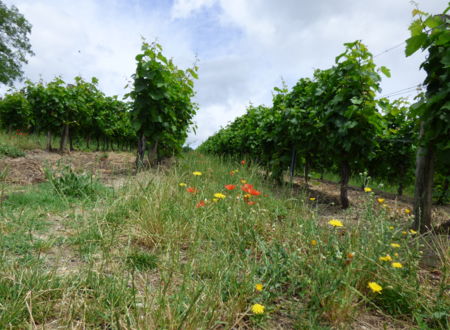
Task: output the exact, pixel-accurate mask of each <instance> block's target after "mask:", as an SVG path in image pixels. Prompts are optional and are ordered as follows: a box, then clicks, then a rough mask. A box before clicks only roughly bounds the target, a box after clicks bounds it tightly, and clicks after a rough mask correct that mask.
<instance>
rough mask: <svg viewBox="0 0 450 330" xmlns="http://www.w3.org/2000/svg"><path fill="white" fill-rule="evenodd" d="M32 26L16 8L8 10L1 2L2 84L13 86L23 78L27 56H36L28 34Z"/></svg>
mask: <svg viewBox="0 0 450 330" xmlns="http://www.w3.org/2000/svg"><path fill="white" fill-rule="evenodd" d="M30 32H31V24H30V23H28V21H27V20H26V19H25V17H24V16H23V15H22V14H21V13H19V11H18V10H17V8H16V7H15V6H11V8H8V7H7V6H6V5H5V4H4V3H3V2H2V1H1V0H0V83H3V84H5V85H12V83H13V82H14V80H16V79H18V78H21V77H22V75H23V71H22V69H21V66H22V64H24V63H27V59H26V56H27V55H34V53H33V51H32V50H31V45H30V41H29V39H28V34H29V33H30Z"/></svg>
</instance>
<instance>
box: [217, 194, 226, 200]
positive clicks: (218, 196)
mask: <svg viewBox="0 0 450 330" xmlns="http://www.w3.org/2000/svg"><path fill="white" fill-rule="evenodd" d="M214 197H216V198H219V199H224V198H225V197H227V196H225V195H224V194H222V193H215V194H214Z"/></svg>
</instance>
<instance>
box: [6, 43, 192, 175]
mask: <svg viewBox="0 0 450 330" xmlns="http://www.w3.org/2000/svg"><path fill="white" fill-rule="evenodd" d="M136 61H137V69H136V73H135V74H134V75H133V77H132V78H133V80H134V83H133V90H132V91H131V92H130V93H129V94H128V95H127V97H128V98H129V99H131V101H130V102H125V101H121V100H119V98H118V97H117V96H112V97H111V96H106V95H105V94H104V93H103V92H101V91H100V90H99V89H98V79H97V78H92V79H91V82H87V81H85V80H84V79H83V78H82V77H75V79H74V83H73V84H70V83H65V82H64V81H63V80H62V79H61V78H59V77H57V78H55V79H54V80H53V81H51V82H49V83H44V82H42V81H41V82H38V83H33V82H31V81H27V82H26V86H25V87H24V88H23V89H21V90H19V91H14V92H12V93H9V94H7V95H5V97H4V98H3V99H2V100H0V124H1V125H2V127H3V128H4V129H6V130H8V131H9V132H13V131H16V132H20V133H22V134H23V133H24V134H30V133H31V134H38V135H39V134H41V135H42V134H45V135H47V150H49V151H51V150H52V149H53V147H52V138H53V137H55V136H58V137H59V141H60V144H59V151H60V152H66V151H67V150H68V149H69V148H70V150H74V143H75V142H80V141H84V145H85V147H87V148H88V149H89V148H90V146H91V144H93V143H95V145H96V147H95V149H96V150H100V148H102V149H103V150H114V149H115V148H116V149H118V150H133V149H135V148H136V147H138V148H139V153H138V155H139V157H138V159H137V164H138V165H139V167H142V166H143V165H144V159H143V157H144V154H145V151H146V143H149V144H151V146H150V147H149V148H148V162H149V163H155V162H157V161H160V160H161V159H163V158H165V157H170V156H173V155H176V154H178V153H179V152H180V151H181V149H182V146H183V144H184V142H185V140H186V137H187V131H188V128H189V126H190V125H191V124H192V117H193V116H194V114H195V112H196V109H197V108H196V105H195V103H193V102H192V101H191V98H192V96H193V95H194V93H193V79H194V78H196V77H197V75H196V68H195V67H194V68H193V69H187V70H186V71H183V70H180V69H178V68H177V67H176V66H175V65H174V64H173V62H172V61H171V60H168V59H166V58H165V57H164V55H163V54H162V47H161V46H160V45H158V44H156V43H153V44H151V45H150V44H148V43H146V42H144V43H143V44H142V54H138V55H137V56H136ZM138 137H139V144H138V145H136V141H137V140H138ZM158 146H159V147H158Z"/></svg>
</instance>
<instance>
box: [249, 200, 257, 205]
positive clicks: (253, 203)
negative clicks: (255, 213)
mask: <svg viewBox="0 0 450 330" xmlns="http://www.w3.org/2000/svg"><path fill="white" fill-rule="evenodd" d="M247 204H248V205H255V204H256V202H254V201H248V202H247Z"/></svg>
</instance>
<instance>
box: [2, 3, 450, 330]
mask: <svg viewBox="0 0 450 330" xmlns="http://www.w3.org/2000/svg"><path fill="white" fill-rule="evenodd" d="M7 9H8V8H7V6H5V5H4V4H3V2H2V1H1V0H0V27H2V24H4V22H3V21H2V17H5V14H4V13H5V12H7ZM449 12H450V7H448V8H447V9H446V10H445V11H444V12H443V14H440V15H431V14H427V13H425V12H422V11H419V10H418V9H415V10H414V11H413V16H414V21H413V23H412V24H411V26H410V28H409V30H410V37H409V38H408V39H407V40H406V42H405V43H406V46H405V54H406V56H411V55H412V54H414V53H416V52H418V51H420V50H421V51H424V52H425V53H426V54H427V56H426V58H425V60H424V62H423V63H422V64H421V68H422V69H424V70H425V72H426V78H425V81H424V83H423V88H424V89H423V90H421V91H418V95H417V97H416V98H415V101H414V102H408V101H407V100H406V99H402V98H400V99H393V98H391V97H389V96H388V97H379V95H380V91H381V88H380V86H381V82H382V79H388V78H390V76H391V72H390V70H389V69H388V68H387V67H385V66H377V65H376V63H375V56H373V55H372V53H371V52H370V51H369V49H368V47H367V46H366V45H365V44H364V43H363V42H362V41H359V40H357V41H354V42H349V43H345V44H344V47H343V50H342V53H341V54H339V55H337V56H336V58H335V62H334V65H333V66H332V67H330V68H328V69H316V70H314V72H312V73H311V76H310V77H304V78H301V79H299V80H298V81H297V82H296V83H295V84H294V85H293V86H292V87H289V86H288V85H287V84H286V83H285V82H284V81H283V82H282V85H281V86H280V87H275V88H274V90H273V94H272V104H271V105H270V106H266V105H253V104H251V105H250V106H248V108H247V109H246V113H245V114H243V115H242V116H240V117H237V118H236V119H234V120H233V121H232V122H231V123H230V124H228V125H227V126H226V127H223V128H221V129H220V130H219V131H217V132H216V133H215V134H214V135H212V136H210V137H209V138H208V139H207V140H205V141H204V142H203V143H202V144H201V145H200V146H199V147H198V148H197V149H196V150H192V149H191V148H190V147H188V146H186V140H187V137H188V134H189V132H190V131H195V129H196V125H195V123H194V120H193V118H194V115H195V114H196V113H197V111H198V109H199V105H197V104H196V102H195V93H196V92H195V88H194V82H195V80H197V79H198V78H199V77H198V70H199V68H198V66H197V61H195V62H194V63H193V65H192V66H191V67H189V68H186V69H180V68H179V67H178V66H177V65H175V63H174V60H173V59H171V58H168V57H166V55H165V54H164V51H163V48H162V46H161V45H160V44H159V43H157V42H153V43H147V42H146V41H142V45H141V50H140V51H139V53H138V54H137V55H136V56H135V65H136V69H135V71H134V74H132V76H131V80H130V82H129V84H128V86H125V90H126V94H125V95H124V98H123V99H122V98H120V97H119V96H108V95H106V93H104V92H103V91H102V90H101V89H100V87H99V85H100V82H99V80H98V79H97V78H95V77H93V78H91V79H90V80H85V79H84V78H82V77H81V76H77V77H74V79H73V81H70V82H66V81H64V80H63V79H62V78H61V77H56V78H54V79H53V80H51V81H49V82H45V81H43V80H40V81H37V82H32V81H30V80H26V81H25V83H24V84H23V85H22V87H20V88H11V89H10V90H9V91H8V92H7V93H6V94H5V95H4V97H2V98H0V252H1V253H0V329H355V330H356V329H358V330H359V329H369V330H372V329H449V328H450V312H449V311H450V286H449V278H450V219H449V217H450V205H449V204H450V189H449V185H450V16H449V15H448V13H449ZM9 15H10V17H12V18H15V19H18V20H19V21H22V23H23V22H25V23H26V24H24V25H23V31H22V33H25V36H26V32H27V31H28V32H29V31H30V29H31V25H29V24H28V23H27V22H26V20H25V21H24V18H23V16H21V15H20V13H19V12H18V10H17V8H15V9H14V7H13V9H12V13H10V14H9ZM11 31H12V29H10V28H9V29H5V34H4V35H5V36H6V35H7V33H10V32H11ZM0 32H2V33H3V31H0ZM0 35H1V36H2V38H3V36H4V35H3V34H0ZM24 38H25V39H23V40H22V41H23V42H24V45H23V49H22V51H23V52H24V53H23V54H22V53H19V57H24V56H25V54H26V53H32V52H31V48H30V46H29V45H27V41H28V39H26V37H24ZM0 39H1V38H0ZM25 41H26V42H25ZM0 46H2V47H3V46H4V45H3V41H2V40H0ZM2 47H0V55H2V54H3V53H2V52H3V50H2ZM2 56H3V55H2ZM13 62H14V61H13V60H11V61H10V62H8V63H6V64H7V65H6V66H5V65H4V64H3V63H2V64H1V65H0V82H1V83H9V84H10V83H11V81H10V79H11V77H16V76H20V74H21V73H22V72H21V71H20V67H14V65H15V63H13ZM2 70H3V71H4V72H2Z"/></svg>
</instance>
